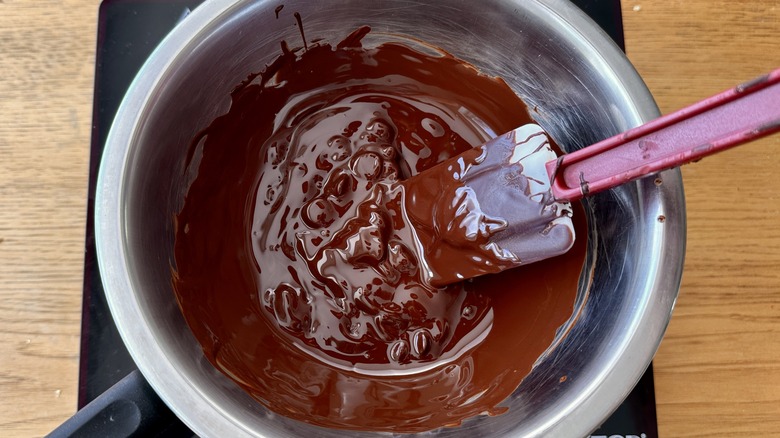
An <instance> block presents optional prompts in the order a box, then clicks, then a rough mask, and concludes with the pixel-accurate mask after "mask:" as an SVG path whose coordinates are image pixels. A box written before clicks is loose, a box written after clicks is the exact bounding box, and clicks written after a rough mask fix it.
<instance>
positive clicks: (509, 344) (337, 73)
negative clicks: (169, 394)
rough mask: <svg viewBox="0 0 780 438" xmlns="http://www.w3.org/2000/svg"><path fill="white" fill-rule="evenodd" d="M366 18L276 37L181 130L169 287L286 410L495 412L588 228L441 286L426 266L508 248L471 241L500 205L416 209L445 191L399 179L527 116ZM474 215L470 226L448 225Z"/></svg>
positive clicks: (199, 327)
mask: <svg viewBox="0 0 780 438" xmlns="http://www.w3.org/2000/svg"><path fill="white" fill-rule="evenodd" d="M368 32H369V29H368V28H361V29H358V30H356V31H355V32H353V33H352V34H351V35H349V36H348V37H347V38H345V39H344V40H343V41H342V42H340V43H338V44H337V45H335V46H331V45H329V44H325V43H323V42H319V43H311V42H310V43H309V44H308V45H307V47H306V48H305V49H297V50H290V49H289V48H288V47H287V44H286V43H284V42H283V43H282V46H281V50H282V53H281V55H280V56H279V57H278V58H277V59H276V60H275V61H274V62H273V63H271V64H270V65H268V66H267V68H266V70H265V71H264V72H262V73H260V74H255V75H251V76H250V77H248V78H247V80H246V81H245V82H244V83H242V84H240V85H239V86H237V87H236V89H235V90H234V91H233V93H232V106H231V108H230V110H229V112H228V113H227V114H225V115H223V116H221V117H219V118H217V119H216V120H214V121H213V122H212V124H211V125H210V126H209V127H208V128H206V129H205V130H204V131H203V132H202V133H201V135H200V136H199V137H198V138H196V139H194V140H193V142H192V147H191V153H190V156H189V157H188V163H189V165H188V169H187V175H189V177H190V178H191V179H192V182H191V185H190V188H189V191H188V194H187V197H186V200H185V203H184V207H183V208H182V210H181V212H179V214H178V215H177V216H176V219H175V230H176V247H175V261H176V266H175V267H174V277H173V281H174V286H175V289H176V293H177V297H178V299H179V304H180V306H181V308H182V310H183V312H184V315H185V317H186V319H187V322H188V324H189V325H190V327H191V328H192V330H193V333H194V334H195V336H196V337H197V338H198V340H199V341H200V342H201V344H202V346H203V349H204V352H205V354H206V356H207V357H208V358H209V360H211V361H212V363H213V364H214V365H215V366H216V367H217V368H219V369H220V370H222V371H223V372H224V373H225V374H227V375H228V376H230V377H231V378H232V379H233V380H235V381H236V382H237V383H238V384H239V385H241V386H242V387H243V388H244V389H245V390H247V391H248V392H249V393H250V394H252V395H253V396H254V397H255V398H256V399H258V400H259V401H260V402H261V403H263V404H264V405H266V406H268V407H269V408H271V409H272V410H274V411H276V412H278V413H280V414H282V415H286V416H289V417H292V418H296V419H299V420H302V421H306V422H310V423H313V424H317V425H321V426H326V427H336V428H346V429H357V430H384V431H396V432H414V431H424V430H430V429H435V428H438V427H442V426H453V425H457V424H459V423H460V422H461V421H462V420H464V419H466V418H470V417H472V416H475V415H479V414H483V413H487V414H490V415H495V414H499V413H501V412H502V411H503V409H502V408H501V407H500V402H501V401H502V400H503V399H504V398H506V397H507V396H508V395H509V394H511V393H512V391H513V390H514V389H515V388H516V387H517V385H518V384H519V383H520V381H521V380H522V378H523V377H524V376H525V375H526V374H527V373H528V372H529V370H530V369H531V366H532V365H533V363H534V362H535V361H536V360H537V358H538V357H539V356H540V355H541V354H542V353H543V352H544V351H545V350H546V349H547V348H548V347H549V346H550V345H551V343H552V342H553V340H554V338H555V334H556V329H558V328H559V327H560V326H561V325H562V324H563V323H564V322H565V321H566V319H567V318H569V317H570V316H571V315H572V312H573V308H572V307H573V303H574V296H575V294H576V289H577V283H578V279H579V275H580V271H581V268H582V263H583V258H584V252H585V241H584V239H581V241H578V242H576V243H575V245H574V247H573V248H572V250H571V251H569V252H568V253H567V254H565V255H563V256H560V257H557V258H554V259H550V260H547V261H544V262H540V263H536V264H533V265H529V266H527V267H521V268H515V269H511V270H508V271H505V272H502V273H500V274H494V275H486V276H484V277H480V278H476V279H473V280H469V281H465V282H460V283H454V284H449V285H446V286H440V287H435V286H439V285H438V284H437V283H436V282H431V281H430V275H427V276H426V275H425V274H426V273H430V266H433V265H436V266H437V270H438V271H439V272H442V270H443V269H444V268H442V267H443V266H444V267H446V266H451V267H452V270H453V272H454V271H457V269H459V268H458V264H459V263H462V262H463V261H464V260H465V261H466V262H468V261H469V260H471V261H474V260H476V259H475V257H476V258H478V259H479V260H480V263H482V264H483V265H484V267H485V272H494V271H495V269H494V268H495V267H497V266H498V267H500V266H501V264H502V263H504V262H506V260H503V259H502V257H501V255H500V254H498V253H496V252H493V251H491V250H490V249H489V248H486V247H485V243H486V242H487V240H489V237H490V235H491V232H492V231H491V229H493V227H494V225H496V221H497V220H500V218H491V217H487V216H485V215H481V214H480V213H479V209H478V208H473V209H470V208H471V207H473V206H469V205H466V204H463V203H461V204H458V203H457V202H456V203H455V204H450V205H451V206H452V208H449V209H439V210H436V209H433V208H432V209H431V211H432V212H437V213H436V214H438V215H439V216H441V215H443V217H432V218H425V217H419V214H418V215H417V216H418V217H412V216H414V215H411V216H410V215H409V211H413V212H418V213H419V212H420V211H426V209H425V208H424V207H425V206H426V205H428V204H430V205H434V204H436V203H437V202H439V203H441V199H442V196H444V199H445V200H447V201H448V200H451V199H453V196H450V195H448V194H447V193H448V192H447V188H446V187H436V186H435V185H431V184H429V182H426V180H425V179H421V180H419V182H414V181H415V180H414V179H412V180H409V178H410V177H412V176H414V175H417V174H419V173H420V172H421V171H424V170H426V169H429V168H431V167H432V166H434V165H436V164H437V163H440V162H442V161H444V160H446V159H448V158H451V157H454V156H456V155H458V154H461V153H463V152H466V151H469V150H472V151H473V152H471V153H467V154H466V155H465V156H464V157H466V158H469V157H470V159H471V160H474V162H475V163H476V162H477V161H478V159H479V155H480V151H479V149H471V148H473V147H474V146H477V145H480V144H482V143H484V142H485V141H487V140H489V139H490V138H493V137H495V136H497V135H498V134H501V133H503V132H506V131H509V130H510V129H512V128H514V127H517V126H520V125H523V124H526V123H529V122H530V121H531V119H530V117H529V115H528V113H527V110H526V107H525V105H524V104H523V103H522V101H520V99H519V98H517V97H516V95H515V94H514V93H513V92H512V90H511V89H509V87H507V86H506V84H505V83H504V82H503V81H502V80H500V79H497V78H490V77H487V76H484V75H481V74H480V73H479V72H477V71H476V70H475V69H474V68H473V67H471V66H469V65H467V64H465V63H463V62H462V61H459V60H457V59H455V58H453V57H451V56H449V55H447V54H443V53H438V54H435V53H428V52H429V51H432V50H430V48H428V49H426V50H425V53H424V52H423V51H422V50H423V49H422V48H420V47H417V48H412V47H410V46H409V45H408V44H402V43H385V44H382V45H380V46H377V47H363V45H362V43H361V40H362V39H363V38H364V36H365V35H366V34H367V33H368ZM407 43H408V42H407ZM404 181H407V182H406V183H404ZM408 181H412V182H414V183H413V184H409V183H408ZM453 193H454V192H453ZM464 209H465V210H467V211H468V212H471V213H473V214H470V213H469V214H465V215H464V214H463V212H464ZM575 209H579V206H575ZM458 215H461V216H458ZM458 218H460V219H458ZM465 218H468V220H465ZM461 219H463V220H461ZM574 219H575V229H576V232H577V234H578V235H580V236H585V235H586V233H585V230H584V226H585V224H584V214H582V212H581V211H579V210H578V211H575V214H574ZM425 223H431V224H444V225H445V226H444V229H440V230H438V231H437V232H436V233H426V232H418V230H420V229H423V228H424V226H422V225H421V224H425ZM447 224H449V225H450V227H449V228H447V226H446V225H447ZM452 224H456V225H457V224H465V225H463V226H462V227H461V226H451V225H452ZM469 224H470V226H472V228H473V226H476V228H477V229H479V230H483V231H484V233H482V234H480V236H481V238H480V239H476V240H475V239H473V238H472V239H469V238H459V237H458V236H459V234H458V233H459V232H462V231H463V230H465V229H466V228H468V227H467V226H466V225H469ZM495 229H498V228H495ZM434 235H435V236H439V237H441V236H447V238H446V239H443V240H442V239H441V238H433V237H431V236H434ZM486 262H487V263H486ZM468 263H470V262H468ZM491 269H493V270H491ZM432 284H433V285H432Z"/></svg>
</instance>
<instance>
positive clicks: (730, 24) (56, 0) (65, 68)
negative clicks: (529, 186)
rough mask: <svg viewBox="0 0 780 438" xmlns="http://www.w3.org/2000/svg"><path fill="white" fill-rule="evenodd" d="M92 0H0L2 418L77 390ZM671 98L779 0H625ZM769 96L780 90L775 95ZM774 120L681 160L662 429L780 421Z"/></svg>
mask: <svg viewBox="0 0 780 438" xmlns="http://www.w3.org/2000/svg"><path fill="white" fill-rule="evenodd" d="M97 8H98V3H97V2H95V1H85V0H0V436H2V437H14V436H41V435H44V434H46V433H47V432H48V431H50V430H51V429H52V428H54V427H55V426H56V425H57V424H59V423H60V422H61V421H63V420H64V419H65V418H67V417H68V416H70V415H71V414H72V413H73V412H74V411H75V408H76V392H77V373H78V354H79V350H78V348H79V330H80V325H79V324H80V319H81V314H80V312H81V280H82V262H83V252H84V250H83V246H84V245H83V238H84V224H85V210H86V205H85V203H86V190H87V162H88V155H89V140H90V123H91V106H92V86H93V83H92V80H93V71H94V59H95V29H96V19H97ZM623 14H624V22H625V34H626V44H627V51H628V54H629V57H630V59H631V60H632V62H633V63H634V64H635V65H636V67H637V70H638V71H639V72H640V74H641V75H642V76H643V78H644V79H645V81H646V82H647V85H648V86H649V88H650V90H651V91H652V93H653V95H654V96H655V98H656V100H657V102H658V104H659V106H660V108H661V110H662V112H664V113H667V112H670V111H673V110H675V109H678V108H680V107H682V106H685V105H687V104H689V103H692V102H694V101H696V100H698V99H701V98H704V97H706V96H708V95H711V94H714V93H716V92H719V91H722V90H724V89H726V88H728V87H730V86H732V85H734V84H737V83H739V82H742V81H745V80H748V79H752V78H753V77H755V76H758V75H759V74H761V73H764V72H767V71H769V70H771V69H773V68H777V67H780V1H778V0H741V1H735V0H732V1H723V0H720V1H718V0H684V1H683V0H623ZM778 104H779V105H780V103H778ZM779 167H780V135H776V136H774V137H771V138H768V139H765V140H762V141H760V142H756V143H754V144H752V145H748V146H744V147H741V148H738V149H735V150H732V151H727V152H725V153H723V154H720V155H718V156H715V157H712V158H707V159H705V160H703V161H701V162H699V163H696V164H693V165H690V166H687V167H686V168H684V170H683V176H684V181H685V190H686V197H687V209H688V241H687V245H688V246H687V248H688V249H687V257H686V264H685V273H684V277H683V284H682V288H681V290H680V296H679V299H678V302H677V306H676V309H675V311H674V315H673V317H672V320H671V323H670V325H669V328H668V332H667V335H666V337H665V339H664V341H663V343H662V344H661V347H660V349H659V351H658V354H657V356H656V359H655V370H656V394H657V401H658V422H659V428H660V433H661V436H663V437H696V436H701V437H732V436H774V435H776V434H777V433H778V431H780V187H779V186H778V184H777V181H778V178H777V175H778V173H777V172H778V168H779Z"/></svg>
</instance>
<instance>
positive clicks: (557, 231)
mask: <svg viewBox="0 0 780 438" xmlns="http://www.w3.org/2000/svg"><path fill="white" fill-rule="evenodd" d="M778 131H780V69H778V70H775V71H773V72H771V73H769V74H767V75H764V76H761V77H760V78H757V79H755V80H752V81H749V82H746V83H744V84H742V85H739V86H737V87H735V88H732V89H730V90H728V91H725V92H723V93H720V94H717V95H715V96H713V97H710V98H708V99H705V100H703V101H701V102H698V103H696V104H694V105H691V106H689V107H687V108H684V109H681V110H679V111H677V112H674V113H672V114H669V115H666V116H663V117H660V118H658V119H656V120H653V121H651V122H649V123H646V124H644V125H641V126H639V127H637V128H633V129H630V130H628V131H626V132H624V133H622V134H618V135H616V136H614V137H611V138H608V139H606V140H603V141H601V142H599V143H596V144H594V145H592V146H588V147H586V148H583V149H580V150H578V151H575V152H572V153H569V154H565V155H562V156H560V157H558V156H556V154H555V152H554V151H553V150H552V149H551V148H550V146H549V144H548V140H547V136H546V133H545V132H544V131H543V130H542V128H540V127H539V126H537V125H533V124H531V125H524V126H521V127H520V128H517V129H515V130H513V131H510V132H509V133H507V134H505V135H503V136H501V137H498V138H495V139H493V140H491V141H489V142H488V143H485V144H484V145H482V146H480V147H479V148H477V150H478V151H479V157H478V158H476V159H475V158H474V157H475V152H474V151H467V152H465V153H464V154H461V156H457V157H454V158H452V159H450V160H447V161H445V162H444V163H441V164H439V165H437V166H435V167H433V168H431V169H429V170H426V171H425V172H422V173H420V174H419V175H416V176H415V177H413V178H411V179H409V180H407V181H406V182H405V183H404V185H406V186H407V187H412V186H414V185H415V184H417V183H419V182H421V181H425V180H426V179H427V180H432V178H433V179H435V178H434V177H436V178H438V179H439V180H441V178H442V177H448V178H451V184H453V185H454V186H456V187H457V188H458V190H460V192H461V195H462V196H461V198H459V199H460V200H452V201H451V202H452V203H453V205H455V204H454V203H455V202H457V203H458V205H459V206H465V207H464V208H465V209H466V210H469V212H468V213H469V214H470V217H471V220H470V221H468V220H466V221H464V220H462V219H458V220H459V221H460V222H456V223H454V224H453V223H449V224H445V223H440V224H433V226H434V228H436V227H438V228H439V229H440V232H443V231H442V230H445V229H446V231H447V232H453V230H454V231H458V230H460V232H461V234H464V235H466V237H467V239H466V240H463V239H461V240H460V241H461V242H465V243H466V245H461V247H462V248H464V250H466V251H465V252H468V253H470V252H469V251H468V250H469V248H467V247H468V242H469V240H468V237H469V236H471V238H472V240H471V242H473V243H474V244H475V245H481V247H482V250H483V252H486V253H487V254H489V255H490V256H491V257H492V260H490V262H491V263H489V264H485V263H466V264H462V266H461V265H459V266H458V269H456V270H453V269H452V264H451V263H437V259H436V257H433V258H432V262H431V263H430V265H431V266H430V269H429V270H430V272H429V277H430V278H433V279H434V283H435V285H443V284H447V283H451V282H455V281H459V280H461V279H463V278H471V277H476V276H478V275H482V274H485V273H489V272H497V271H500V270H503V269H507V268H509V267H514V266H518V265H522V264H528V263H532V262H535V261H539V260H542V259H546V258H550V257H554V256H556V255H559V254H562V253H564V252H566V251H568V250H569V248H571V246H572V244H573V243H574V237H575V236H574V228H573V226H572V223H571V220H570V216H571V211H572V210H571V206H570V204H569V202H572V201H576V200H578V199H580V198H582V197H584V196H589V195H593V194H595V193H598V192H600V191H603V190H607V189H610V188H613V187H616V186H618V185H621V184H625V183H627V182H629V181H633V180H635V179H637V178H641V177H643V176H647V175H651V174H655V173H657V172H660V171H662V170H666V169H670V168H673V167H677V166H681V165H683V164H686V163H689V162H692V161H696V160H699V159H701V158H702V157H705V156H707V155H711V154H714V153H716V152H720V151H723V150H725V149H728V148H731V147H733V146H737V145H740V144H744V143H747V142H750V141H753V140H756V139H758V138H760V137H764V136H766V135H769V134H772V133H775V132H778ZM464 157H465V158H466V159H465V160H464ZM469 163H470V164H469ZM454 170H455V172H453V171H454ZM437 175H438V176H437ZM464 193H465V195H463V194H464ZM463 196H466V197H469V199H468V202H466V203H464V202H463ZM441 202H450V201H449V200H448V199H447V198H446V196H445V198H444V199H443V200H442V201H441ZM441 202H440V203H441ZM415 208H418V209H419V207H414V206H413V205H410V204H409V203H408V202H407V209H408V210H410V211H411V214H410V216H412V217H414V216H415V214H414V210H415ZM428 216H430V215H428ZM464 217H465V216H464ZM440 222H446V221H440ZM415 226H417V225H415ZM458 226H460V228H458ZM472 249H473V248H472ZM482 258H484V257H482ZM488 258H490V257H488ZM444 259H445V258H441V260H444ZM449 259H451V257H449Z"/></svg>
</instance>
